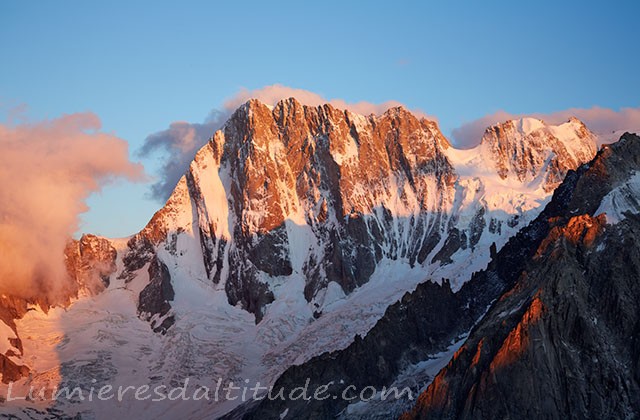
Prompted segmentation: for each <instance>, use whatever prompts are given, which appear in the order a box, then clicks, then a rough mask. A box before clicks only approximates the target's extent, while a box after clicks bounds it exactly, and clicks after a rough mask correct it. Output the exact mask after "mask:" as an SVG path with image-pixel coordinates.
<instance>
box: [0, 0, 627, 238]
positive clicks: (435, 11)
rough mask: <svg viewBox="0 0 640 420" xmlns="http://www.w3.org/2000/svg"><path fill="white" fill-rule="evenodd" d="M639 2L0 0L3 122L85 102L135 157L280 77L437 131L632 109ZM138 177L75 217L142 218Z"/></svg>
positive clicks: (109, 226) (148, 202) (92, 224)
mask: <svg viewBox="0 0 640 420" xmlns="http://www.w3.org/2000/svg"><path fill="white" fill-rule="evenodd" d="M639 4H640V3H639V2H637V1H619V2H618V1H610V2H603V1H598V2H589V1H553V2H542V1H535V2H513V1H509V2H507V1H504V2H498V1H484V2H480V1H468V2H462V1H442V2H426V1H424V2H404V1H396V2H390V1H387V2H372V1H368V2H355V1H354V2H329V1H322V2H303V1H294V2H277V1H270V2H255V3H253V2H246V1H245V2H225V3H224V4H217V3H216V2H211V1H202V2H197V1H180V2H177V1H174V2H163V1H148V2H143V1H57V2H53V1H42V2H32V1H25V0H20V1H17V0H16V1H12V0H0V57H1V64H0V103H1V106H2V110H1V112H0V123H1V122H4V121H6V120H7V118H8V112H9V109H11V108H13V107H15V106H18V105H21V104H24V105H26V106H27V108H28V110H27V112H26V114H27V115H28V117H29V119H32V120H38V119H43V118H55V117H59V116H60V115H62V114H64V113H74V112H80V111H91V112H93V113H95V114H96V115H98V116H99V117H100V119H101V121H102V129H103V130H104V131H106V132H109V133H113V134H115V135H117V136H118V137H120V138H123V139H125V140H127V141H128V142H129V144H130V149H131V153H132V159H134V160H140V158H139V157H136V155H135V152H136V151H137V150H139V149H140V147H141V145H142V144H143V141H144V139H145V138H146V137H147V136H148V135H149V134H151V133H154V132H157V131H159V130H163V129H165V128H167V127H168V125H169V124H170V123H171V122H172V121H177V120H183V121H190V122H202V121H203V120H204V119H205V118H206V116H207V115H208V114H209V112H210V111H211V110H213V109H216V108H217V107H220V106H221V105H222V104H223V102H224V100H225V98H229V97H232V96H233V95H234V94H236V93H237V92H238V90H239V89H241V88H247V89H257V88H260V87H263V86H266V85H272V84H275V83H280V84H283V85H285V86H291V87H295V88H301V89H306V90H309V91H313V92H316V93H318V94H321V95H323V96H324V97H326V98H341V99H344V100H347V101H350V102H351V101H353V102H355V101H361V100H364V101H370V102H375V103H378V102H384V101H387V100H397V101H400V102H402V103H404V104H406V105H407V106H408V107H410V108H416V109H421V110H423V111H424V112H426V113H428V114H430V115H435V116H437V117H438V119H439V122H440V125H441V128H442V129H443V131H444V132H445V134H447V133H450V132H451V130H452V129H454V128H456V127H458V126H460V125H461V124H463V123H466V122H469V121H472V120H474V119H477V118H480V117H482V116H484V115H486V114H490V113H493V112H496V111H498V110H506V111H508V112H511V113H534V112H538V113H546V112H553V111H559V110H563V109H566V108H571V107H591V106H595V105H597V106H601V107H607V108H612V109H620V108H622V107H638V106H640V80H639V77H638V74H640V47H639V44H638V41H639V40H640V36H639V35H638V33H639V31H638V28H639V25H638V16H640V6H639ZM0 153H1V151H0ZM142 163H143V164H144V165H145V167H146V169H147V172H148V173H150V174H152V175H153V174H154V173H157V171H158V170H159V167H160V165H159V164H158V162H157V161H156V160H153V159H150V158H147V159H146V160H145V159H143V160H142ZM148 189H149V184H144V183H143V184H124V183H121V184H118V185H114V186H110V187H108V188H106V189H105V190H104V192H103V193H101V194H100V195H97V196H93V197H92V198H91V199H90V200H89V205H90V207H91V210H90V211H89V213H87V214H85V215H84V216H83V221H84V222H83V224H82V230H83V231H90V232H97V233H100V234H105V235H109V236H124V235H127V234H130V233H133V232H135V231H137V230H138V229H140V228H141V227H142V226H143V225H144V224H145V223H146V221H147V220H148V219H149V218H150V217H151V215H152V213H153V212H154V211H155V210H157V209H158V208H159V207H160V206H161V203H159V202H157V201H154V200H152V199H150V198H148V196H147V192H148Z"/></svg>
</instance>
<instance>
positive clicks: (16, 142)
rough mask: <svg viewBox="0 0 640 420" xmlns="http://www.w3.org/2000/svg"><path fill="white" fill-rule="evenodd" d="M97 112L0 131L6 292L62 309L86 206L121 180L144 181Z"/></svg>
mask: <svg viewBox="0 0 640 420" xmlns="http://www.w3.org/2000/svg"><path fill="white" fill-rule="evenodd" d="M99 129H100V120H99V119H98V117H97V116H96V115H94V114H91V113H81V114H72V115H65V116H62V117H60V118H58V119H54V120H50V121H41V122H36V123H22V124H19V125H13V124H11V123H9V124H0V150H2V152H0V185H1V187H0V255H1V256H2V258H1V259H0V293H1V294H9V295H14V296H18V297H22V298H27V299H35V298H38V299H39V300H40V301H41V300H47V301H48V302H50V303H55V302H56V301H58V299H59V298H62V297H63V296H64V295H65V294H67V293H68V292H69V291H72V290H73V289H72V285H71V284H70V280H69V278H68V276H67V273H66V269H65V267H64V258H63V252H64V248H65V245H66V244H67V241H68V240H69V238H70V237H71V236H72V235H73V234H74V233H75V231H76V230H77V229H78V223H79V221H78V215H79V214H80V213H82V212H84V211H86V210H87V206H86V204H85V199H86V198H87V197H88V196H89V195H90V194H91V193H93V192H95V191H99V190H100V189H101V188H102V186H103V185H104V184H105V183H107V182H110V181H113V180H115V179H117V178H126V179H129V180H141V179H142V178H143V168H142V166H141V165H139V164H135V163H132V162H131V161H130V160H129V158H128V144H127V143H126V142H125V141H124V140H121V139H119V138H117V137H115V136H113V135H110V134H105V133H102V132H100V131H99Z"/></svg>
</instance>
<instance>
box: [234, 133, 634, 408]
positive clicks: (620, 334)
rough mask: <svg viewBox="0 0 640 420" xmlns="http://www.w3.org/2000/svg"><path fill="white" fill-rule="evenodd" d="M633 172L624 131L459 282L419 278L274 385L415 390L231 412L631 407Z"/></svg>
mask: <svg viewBox="0 0 640 420" xmlns="http://www.w3.org/2000/svg"><path fill="white" fill-rule="evenodd" d="M639 171H640V137H638V136H634V135H630V134H625V135H624V136H623V138H622V139H621V140H620V141H619V142H618V143H616V144H612V145H610V146H605V147H604V148H603V149H602V150H601V151H600V152H599V153H598V155H597V156H596V158H595V159H594V160H593V161H591V162H590V163H588V164H585V165H582V166H581V167H580V168H579V169H578V170H577V171H576V172H573V171H571V172H569V174H568V175H567V176H566V178H565V181H564V182H563V183H562V185H560V186H559V187H558V188H557V189H556V190H555V192H554V194H553V199H552V200H551V201H550V203H549V204H548V205H547V206H546V207H545V209H544V210H543V211H542V212H541V213H540V215H539V216H538V217H537V218H536V219H535V220H534V221H533V222H531V223H530V224H529V225H528V226H526V227H525V228H523V229H522V230H521V231H520V232H519V233H518V234H517V235H515V236H514V237H512V238H511V239H510V240H509V242H508V243H507V244H506V245H505V246H504V247H503V248H502V250H501V251H500V252H498V253H497V254H496V255H495V257H494V258H493V259H492V261H491V262H490V263H489V265H488V267H487V269H486V270H483V271H481V272H478V273H475V274H474V275H473V276H472V278H471V279H470V280H469V281H468V282H466V283H465V284H464V285H463V286H462V288H461V289H460V290H459V291H458V292H455V293H454V292H452V291H451V289H450V287H449V285H448V284H443V285H437V284H434V283H432V282H425V283H423V284H420V285H419V286H418V287H417V288H416V290H415V291H414V292H412V293H407V294H406V295H405V296H404V297H403V299H402V300H401V301H399V302H398V303H396V304H394V305H392V306H390V307H389V308H388V310H387V311H386V313H385V315H384V316H383V317H382V318H381V319H380V321H378V323H377V324H376V325H375V326H374V327H373V328H372V329H371V330H370V331H369V333H368V334H367V335H366V336H365V337H363V338H362V339H359V340H356V341H355V342H354V343H352V344H351V345H350V346H349V347H348V348H346V349H344V350H341V351H336V352H333V353H326V354H323V355H321V356H319V357H316V358H314V359H312V360H310V361H308V362H307V363H304V364H302V365H300V366H292V367H291V368H289V369H288V370H287V371H286V372H285V373H284V374H283V375H282V376H281V377H280V378H279V379H278V380H277V381H276V383H275V388H276V389H281V388H282V389H284V390H285V395H288V394H289V392H291V390H292V389H295V387H299V386H300V385H301V384H303V383H304V381H305V378H312V382H311V384H310V385H309V388H310V389H317V388H318V387H320V386H322V384H328V383H331V381H333V385H332V387H331V388H330V390H329V394H330V395H336V396H339V395H344V394H343V393H344V392H345V390H346V389H347V387H348V386H354V387H355V389H356V390H363V389H365V388H366V387H371V386H373V387H375V388H376V389H378V390H381V389H384V388H385V387H387V388H392V387H396V388H398V389H403V387H408V389H409V390H410V391H411V395H412V396H413V397H416V396H417V395H419V398H418V399H417V402H416V401H413V402H412V400H411V399H410V398H408V394H407V395H404V398H400V399H399V400H398V399H393V398H390V399H388V400H387V401H384V400H381V399H380V398H375V399H371V400H372V401H362V400H361V399H359V398H357V395H358V392H354V394H355V395H356V398H353V399H352V400H351V401H345V400H343V399H340V398H338V399H329V400H311V401H290V400H289V401H281V400H277V399H275V400H266V399H265V400H263V401H260V402H259V403H253V404H247V405H245V406H244V407H240V408H239V409H237V410H236V411H235V412H234V413H232V415H230V416H229V418H245V419H254V418H256V419H257V418H278V417H279V416H280V415H281V414H282V413H286V416H284V418H349V419H365V418H366V419H372V418H381V419H382V418H394V417H395V418H397V417H399V416H401V418H402V419H425V418H428V419H440V418H443V419H458V418H474V419H475V418H486V419H493V418H533V417H541V418H633V417H635V415H636V414H637V413H638V412H639V411H640V399H638V395H639V394H638V386H639V383H638V380H639V379H640V376H639V373H638V372H640V366H638V363H639V361H640V359H639V357H640V346H639V345H638V340H637V337H638V334H639V333H640V330H639V326H640V318H639V316H640V312H638V310H637V305H636V302H637V299H638V298H640V288H638V284H637V282H638V278H640V276H639V274H640V259H639V257H640V248H639V246H638V240H637V238H638V236H637V235H638V233H640V218H639V217H638V215H639V214H640V204H639V203H638V198H637V197H638V193H639V192H640V189H639V188H640V182H639V181H640V178H639V177H638V174H639V173H640V172H639ZM438 315H441V316H438ZM336 378H340V382H338V381H337V380H336ZM365 395H367V396H370V395H371V394H370V393H367V394H365ZM379 395H380V394H379ZM412 404H415V406H412ZM281 418H282V417H281Z"/></svg>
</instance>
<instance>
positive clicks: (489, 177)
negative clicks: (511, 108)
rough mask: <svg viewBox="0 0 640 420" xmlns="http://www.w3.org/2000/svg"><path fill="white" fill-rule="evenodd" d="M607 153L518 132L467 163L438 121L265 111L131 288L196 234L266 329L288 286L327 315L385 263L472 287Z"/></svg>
mask: <svg viewBox="0 0 640 420" xmlns="http://www.w3.org/2000/svg"><path fill="white" fill-rule="evenodd" d="M523 127H524V128H523ZM594 153H595V139H594V136H593V135H592V134H591V133H590V132H589V131H588V130H587V129H586V128H585V127H584V125H582V123H580V122H579V121H577V120H572V121H569V122H568V123H566V124H563V125H561V126H557V127H556V126H547V125H545V124H544V123H543V122H541V121H538V120H533V119H524V120H521V121H510V122H507V123H505V124H502V125H499V126H495V127H492V128H491V129H489V130H488V131H487V133H486V134H485V136H484V137H483V140H482V142H481V144H480V146H478V148H476V149H473V150H456V149H454V148H453V147H451V146H450V145H449V143H448V142H447V141H446V139H445V138H444V137H443V136H442V134H441V133H440V131H439V130H438V128H437V125H436V124H435V123H434V122H432V121H429V120H426V119H418V118H416V117H415V116H414V115H412V114H411V113H409V112H408V111H406V110H405V109H403V108H394V109H390V110H389V111H387V112H386V113H385V114H383V115H381V116H379V117H375V116H368V117H365V116H361V115H356V114H353V113H351V112H349V111H343V110H337V109H335V108H333V107H331V106H330V105H324V106H321V107H307V106H303V105H301V104H300V103H298V102H297V101H296V100H295V99H289V100H285V101H281V102H279V103H278V104H277V105H276V106H275V107H274V108H271V107H268V106H266V105H264V104H262V103H260V102H258V101H255V100H252V101H249V102H247V103H246V104H245V105H244V106H242V107H241V108H239V109H238V110H237V111H236V112H235V113H234V114H233V116H232V117H231V118H230V120H229V121H228V122H227V124H226V125H225V126H224V128H223V129H221V130H220V131H218V132H216V133H215V135H214V136H213V137H212V139H211V141H210V142H209V143H208V144H207V145H206V146H205V147H203V148H202V149H201V150H200V151H199V152H198V154H197V155H196V157H195V159H194V161H193V163H192V165H191V167H190V169H189V171H188V173H187V174H186V175H185V176H184V177H183V178H182V179H181V180H180V183H179V184H178V186H177V187H176V190H175V191H174V193H173V195H172V196H171V198H170V199H169V201H168V202H167V204H166V206H165V207H164V208H163V209H161V210H160V211H159V212H158V213H157V214H156V215H155V216H154V218H153V219H152V221H151V222H150V223H149V225H148V226H147V227H146V228H145V229H144V230H143V231H142V232H140V233H139V234H138V235H136V236H135V237H133V238H132V239H131V241H130V243H129V252H128V253H127V255H126V256H125V271H124V272H123V273H122V274H121V276H132V273H133V272H135V271H136V270H138V269H140V268H141V267H142V266H143V265H144V264H146V263H148V262H149V261H151V259H152V258H153V257H154V255H155V254H156V251H155V250H156V249H157V248H158V247H162V248H164V249H165V250H167V251H168V252H169V253H170V254H172V258H175V259H176V261H178V260H181V259H184V258H180V255H183V254H184V253H185V250H184V249H182V250H181V249H179V248H180V242H184V241H185V240H186V239H184V238H182V239H181V238H180V237H181V236H184V235H188V236H191V237H192V238H194V239H196V241H197V244H196V245H197V247H198V248H199V249H198V250H195V251H196V254H197V255H191V256H188V257H187V259H189V260H191V261H193V260H194V259H199V260H201V263H202V264H203V265H204V268H205V270H206V274H207V277H208V278H209V280H210V281H211V282H212V283H214V284H216V285H219V286H220V287H224V289H225V291H226V293H227V296H228V299H229V303H230V304H232V305H236V304H240V305H241V306H242V307H243V308H245V309H246V310H248V311H250V312H252V313H254V314H256V321H257V322H258V321H259V320H260V319H261V318H262V317H263V316H264V311H265V308H266V307H267V305H269V304H270V303H272V302H273V301H274V299H275V295H274V289H273V286H272V284H273V280H272V279H274V278H279V277H288V276H291V275H301V276H303V277H304V279H305V286H304V297H305V299H306V300H307V301H308V302H310V304H311V305H312V306H313V308H314V311H315V312H316V313H317V314H318V315H319V314H321V313H322V312H323V310H324V306H325V305H326V304H327V303H328V302H325V295H326V290H327V288H328V287H329V286H330V285H331V284H334V285H336V286H338V287H339V288H340V289H341V291H342V293H344V294H349V293H351V292H352V291H353V290H354V289H355V288H357V287H359V286H362V285H363V284H365V283H367V282H368V280H369V279H370V277H371V275H372V274H373V272H374V271H375V268H376V266H377V265H378V264H379V263H380V262H381V261H383V260H402V261H406V262H407V263H408V264H409V265H410V266H414V265H430V266H431V267H434V268H433V270H431V271H434V270H437V268H438V267H444V266H447V265H451V267H450V268H451V270H449V271H451V272H453V271H456V272H457V273H458V274H457V275H455V274H453V275H454V276H455V277H454V278H452V279H451V280H452V282H453V286H454V288H459V287H460V285H461V283H462V282H463V281H465V280H466V279H467V277H468V274H470V273H471V272H473V271H477V270H479V269H482V268H483V267H484V266H485V265H486V262H487V261H488V258H489V247H490V245H491V244H492V243H496V244H497V247H498V249H499V248H500V247H501V246H502V245H503V244H504V243H505V242H506V240H507V239H508V237H510V236H511V235H513V234H514V233H515V232H517V231H518V230H519V229H520V228H521V227H522V226H524V225H525V224H526V223H527V222H529V221H530V220H532V219H533V218H534V217H535V215H536V214H537V212H539V211H540V204H541V203H544V202H545V201H546V200H547V199H548V197H549V195H550V191H551V190H552V188H553V187H555V186H556V185H557V183H558V182H559V180H560V179H561V178H562V177H563V176H564V174H565V173H566V172H567V171H568V170H570V169H575V168H576V167H577V166H578V165H579V164H580V163H582V162H583V161H586V160H588V159H590V158H591V157H593V154H594ZM189 248H190V250H191V253H193V251H194V249H193V247H192V246H189ZM454 266H455V267H457V268H458V270H453V267H454ZM450 274H452V273H447V275H446V276H447V277H450ZM443 276H444V275H443ZM131 278H132V277H131Z"/></svg>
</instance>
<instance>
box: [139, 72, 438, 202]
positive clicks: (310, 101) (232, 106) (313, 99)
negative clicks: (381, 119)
mask: <svg viewBox="0 0 640 420" xmlns="http://www.w3.org/2000/svg"><path fill="white" fill-rule="evenodd" d="M291 97H294V98H296V99H297V100H298V101H299V102H300V103H302V104H304V105H308V106H318V105H323V104H326V103H329V104H331V105H333V106H334V107H336V108H339V109H348V110H350V111H352V112H355V113H358V114H363V115H369V114H375V115H380V114H382V113H384V112H385V111H386V110H388V109H389V108H393V107H397V106H402V104H401V103H400V102H397V101H386V102H383V103H380V104H374V103H371V102H365V101H362V102H347V101H345V100H342V99H326V98H324V97H323V96H322V95H319V94H317V93H314V92H310V91H308V90H304V89H296V88H292V87H288V86H283V85H280V84H274V85H270V86H265V87H262V88H260V89H255V90H248V89H241V90H240V91H239V92H238V93H236V94H235V95H234V96H233V97H231V98H228V99H227V100H225V101H224V103H223V104H222V106H221V109H220V110H216V111H214V112H212V113H211V114H210V115H209V117H207V119H206V120H205V121H204V122H203V123H188V122H183V121H179V122H174V123H172V124H171V125H170V126H169V128H168V129H166V130H163V131H159V132H157V133H154V134H151V135H150V136H148V137H147V138H146V140H145V143H144V145H143V146H142V148H141V149H140V151H139V155H140V156H141V157H149V156H150V155H152V154H154V153H161V154H164V156H165V160H164V163H163V167H162V170H161V177H160V179H159V180H158V182H156V183H155V184H154V185H152V187H151V196H152V197H153V198H156V199H158V200H160V201H163V202H164V201H165V200H166V199H167V198H168V197H169V195H170V194H171V192H172V191H173V189H174V187H175V185H176V184H177V182H178V180H179V179H180V177H181V176H182V175H183V174H184V172H185V171H186V170H187V168H188V167H189V164H190V163H191V160H192V159H193V157H194V156H195V154H196V152H197V151H198V149H200V148H201V147H202V146H203V145H204V144H205V143H206V142H207V141H208V139H209V138H210V137H211V136H212V135H213V133H214V132H215V131H216V130H218V129H219V128H220V127H222V125H223V124H224V123H225V121H226V120H227V119H228V118H229V117H230V116H231V114H232V113H233V112H234V111H235V110H236V109H237V108H238V107H239V106H241V105H242V104H244V103H245V102H246V101H248V100H249V99H258V100H259V101H260V102H262V103H265V104H267V105H275V104H276V103H277V102H278V101H280V100H282V99H287V98H291ZM412 112H413V113H414V114H416V115H417V116H419V117H425V118H428V119H431V120H434V121H436V119H435V118H434V117H431V116H428V115H427V114H425V113H424V112H422V111H420V110H412Z"/></svg>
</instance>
